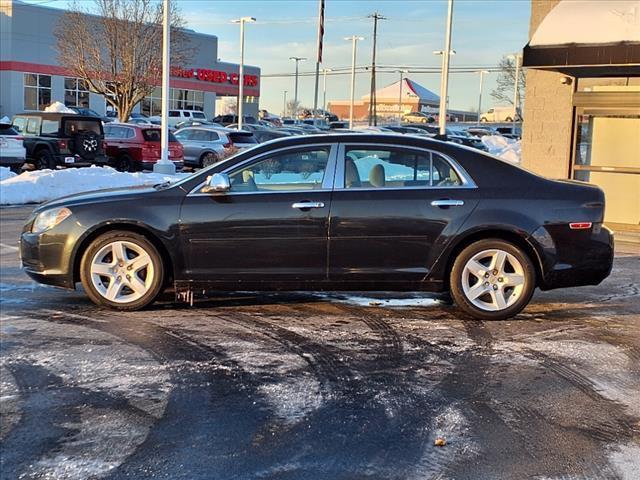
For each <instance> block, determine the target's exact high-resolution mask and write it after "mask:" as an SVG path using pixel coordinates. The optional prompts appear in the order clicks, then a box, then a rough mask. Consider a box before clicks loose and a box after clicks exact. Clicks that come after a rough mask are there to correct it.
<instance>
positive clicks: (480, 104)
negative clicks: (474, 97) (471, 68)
mask: <svg viewBox="0 0 640 480" xmlns="http://www.w3.org/2000/svg"><path fill="white" fill-rule="evenodd" d="M478 73H479V74H480V92H479V93H478V121H477V122H476V124H477V125H478V126H480V115H481V114H482V81H483V80H484V74H485V73H489V71H488V70H480V71H479V72H478Z"/></svg>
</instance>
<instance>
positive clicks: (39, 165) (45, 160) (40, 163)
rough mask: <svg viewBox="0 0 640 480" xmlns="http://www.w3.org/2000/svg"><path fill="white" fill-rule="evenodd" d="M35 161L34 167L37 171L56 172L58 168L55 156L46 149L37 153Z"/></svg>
mask: <svg viewBox="0 0 640 480" xmlns="http://www.w3.org/2000/svg"><path fill="white" fill-rule="evenodd" d="M34 160H35V164H34V167H36V170H46V169H51V170H55V168H56V161H55V159H54V158H53V155H52V154H51V152H50V151H49V150H48V149H46V148H43V149H41V150H38V151H37V152H36V155H35V159H34Z"/></svg>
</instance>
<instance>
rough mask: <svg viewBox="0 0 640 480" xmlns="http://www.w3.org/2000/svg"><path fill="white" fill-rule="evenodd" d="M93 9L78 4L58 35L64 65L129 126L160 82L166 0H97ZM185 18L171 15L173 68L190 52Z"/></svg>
mask: <svg viewBox="0 0 640 480" xmlns="http://www.w3.org/2000/svg"><path fill="white" fill-rule="evenodd" d="M94 6H95V8H94V9H93V10H89V9H87V8H84V7H81V6H80V4H79V3H75V4H74V5H72V7H71V9H70V10H69V11H68V12H67V13H65V14H64V15H63V16H62V18H61V19H60V22H59V23H58V25H57V27H56V30H55V36H56V46H57V50H58V55H59V59H60V62H61V64H62V65H63V66H64V67H65V68H66V69H67V70H68V71H69V75H73V76H76V77H78V78H80V79H82V80H84V82H85V84H86V85H87V86H88V88H89V90H90V91H91V92H94V93H99V94H101V95H103V96H104V97H105V99H106V100H107V102H108V103H109V104H110V105H112V106H113V107H114V108H115V109H116V111H117V112H118V118H119V119H120V121H122V122H126V121H127V120H128V119H129V116H130V115H131V111H132V110H133V108H134V107H135V106H136V105H137V104H138V103H139V102H140V101H141V100H142V99H143V98H144V97H146V96H148V95H150V94H151V92H152V91H153V89H154V88H156V87H157V86H158V85H159V84H160V79H161V73H162V13H163V6H162V3H161V2H155V1H153V0H94ZM182 26H183V20H182V17H181V16H180V14H179V12H178V11H177V9H176V8H175V7H172V12H171V27H172V28H171V64H172V65H182V63H183V61H184V60H185V59H186V58H187V57H188V55H189V53H190V48H189V46H188V40H187V37H186V35H185V34H184V31H183V30H182V29H181V27H182Z"/></svg>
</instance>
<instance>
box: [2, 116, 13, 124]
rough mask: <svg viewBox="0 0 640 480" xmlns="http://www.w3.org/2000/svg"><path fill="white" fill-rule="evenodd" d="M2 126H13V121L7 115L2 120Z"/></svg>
mask: <svg viewBox="0 0 640 480" xmlns="http://www.w3.org/2000/svg"><path fill="white" fill-rule="evenodd" d="M0 124H2V125H11V119H10V118H9V117H7V116H6V115H5V116H4V117H2V118H0Z"/></svg>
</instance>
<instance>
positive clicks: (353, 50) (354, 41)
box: [345, 35, 364, 128]
mask: <svg viewBox="0 0 640 480" xmlns="http://www.w3.org/2000/svg"><path fill="white" fill-rule="evenodd" d="M345 40H351V45H352V47H351V100H350V102H349V128H353V99H354V95H355V90H356V44H357V42H358V40H364V37H358V36H356V35H352V36H350V37H345Z"/></svg>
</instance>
